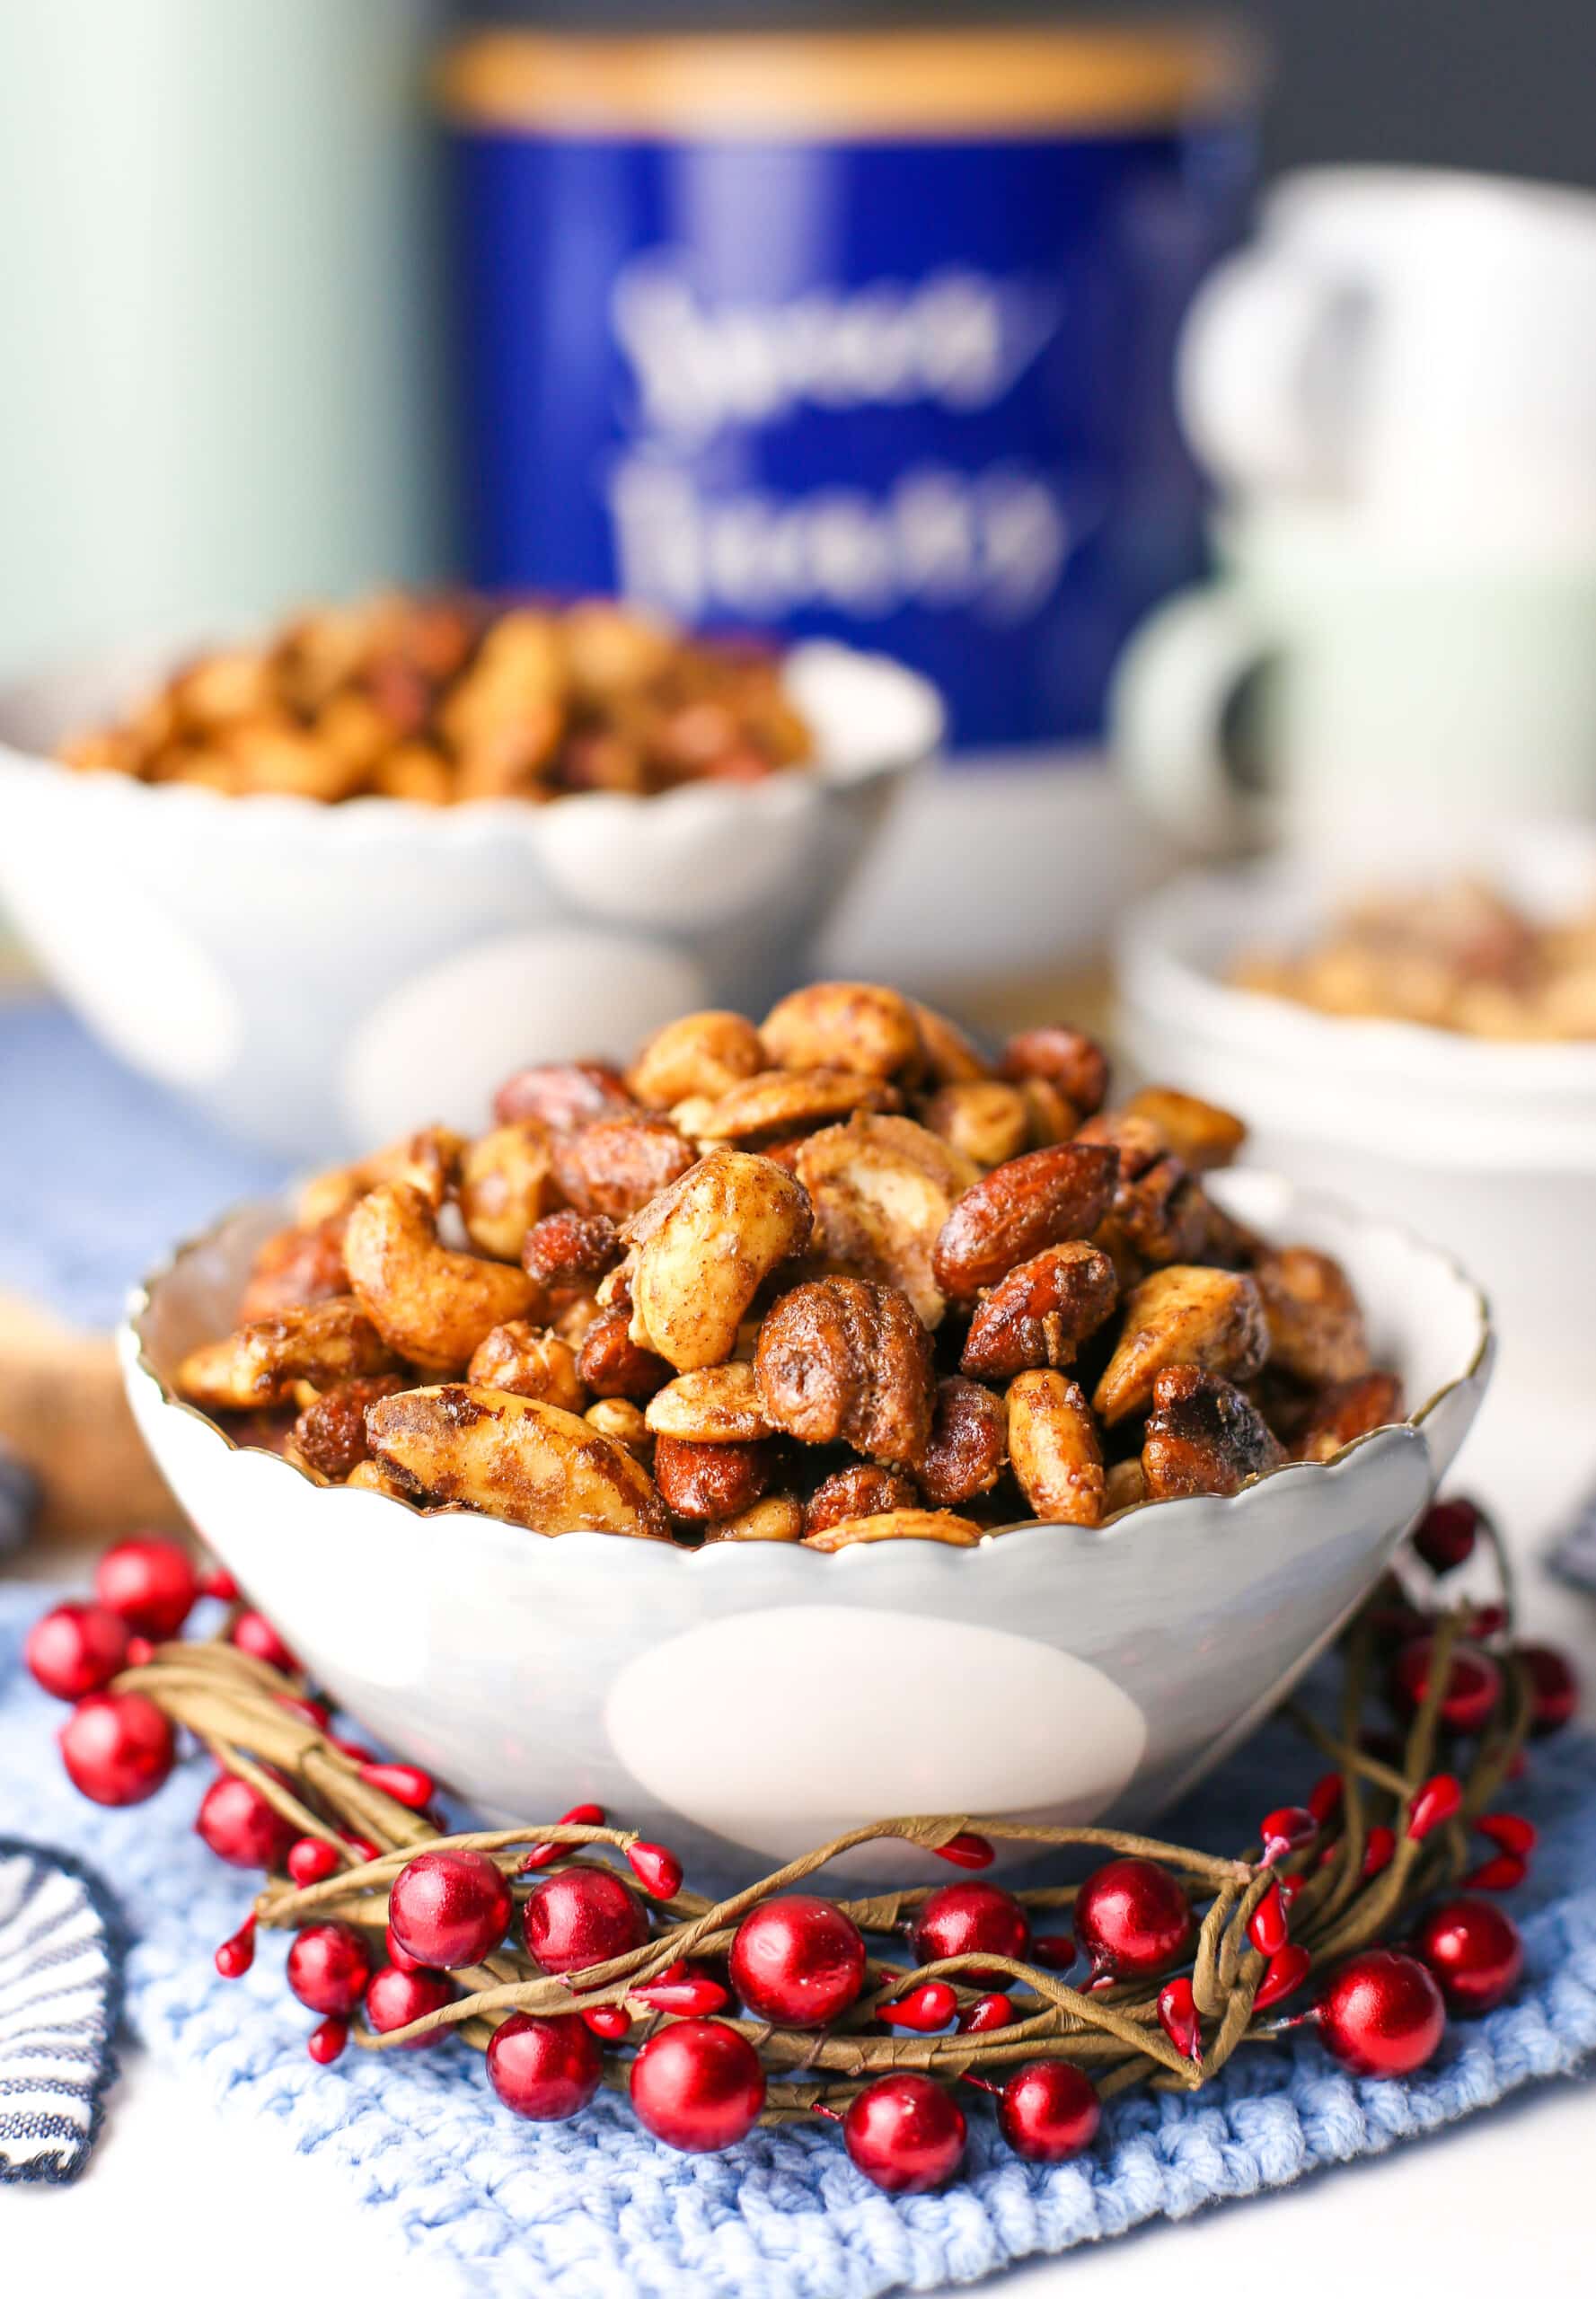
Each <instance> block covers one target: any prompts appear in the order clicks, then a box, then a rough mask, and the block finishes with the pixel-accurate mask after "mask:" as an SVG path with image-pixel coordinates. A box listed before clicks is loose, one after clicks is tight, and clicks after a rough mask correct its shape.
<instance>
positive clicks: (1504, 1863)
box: [1463, 1852, 1530, 1892]
mask: <svg viewBox="0 0 1596 2299" xmlns="http://www.w3.org/2000/svg"><path fill="white" fill-rule="evenodd" d="M1529 1873H1530V1863H1529V1862H1528V1861H1527V1860H1526V1859H1525V1858H1524V1857H1523V1855H1522V1854H1521V1853H1517V1852H1499V1853H1497V1854H1496V1855H1495V1858H1494V1859H1491V1860H1486V1861H1484V1862H1482V1863H1481V1864H1480V1866H1479V1867H1477V1868H1476V1869H1475V1870H1474V1871H1473V1872H1472V1873H1471V1874H1469V1875H1467V1876H1465V1877H1464V1879H1463V1889H1464V1890H1465V1891H1470V1892H1516V1891H1517V1890H1518V1889H1519V1886H1520V1885H1521V1883H1522V1882H1523V1881H1524V1879H1525V1878H1526V1877H1527V1876H1528V1875H1529Z"/></svg>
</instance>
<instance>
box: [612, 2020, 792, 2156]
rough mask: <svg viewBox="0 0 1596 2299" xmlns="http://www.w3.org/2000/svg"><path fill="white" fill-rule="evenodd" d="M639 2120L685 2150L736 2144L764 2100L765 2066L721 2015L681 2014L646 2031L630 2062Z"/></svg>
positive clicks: (700, 2152) (701, 2152)
mask: <svg viewBox="0 0 1596 2299" xmlns="http://www.w3.org/2000/svg"><path fill="white" fill-rule="evenodd" d="M631 2104H632V2106H633V2108H634V2109H635V2110H637V2117H638V2121H639V2123H640V2124H641V2125H642V2126H643V2127H644V2129H645V2130H646V2131H651V2132H652V2133H653V2135H654V2136H655V2138H656V2139H659V2140H663V2141H664V2143H665V2145H666V2146H667V2147H679V2148H681V2149H682V2151H683V2154H688V2155H705V2154H712V2153H713V2151H714V2150H715V2149H717V2148H719V2147H735V2146H736V2144H737V2142H738V2140H739V2139H745V2138H746V2137H747V2136H748V2134H749V2132H751V2131H752V2130H753V2128H754V2124H755V2123H756V2122H757V2121H758V2119H759V2113H760V2110H761V2109H762V2108H763V2106H764V2069H763V2067H762V2066H760V2063H759V2054H758V2053H757V2052H756V2051H755V2050H754V2046H753V2045H752V2044H751V2043H750V2042H749V2041H748V2039H747V2038H746V2037H745V2036H740V2035H738V2033H737V2031H736V2029H735V2028H728V2027H727V2025H726V2023H725V2022H724V2021H721V2020H683V2021H681V2022H678V2023H677V2025H676V2026H675V2027H674V2028H664V2029H662V2030H660V2032H659V2034H658V2035H657V2036H650V2037H649V2039H648V2042H647V2043H646V2044H645V2045H644V2046H643V2048H642V2050H641V2051H640V2052H639V2054H638V2056H637V2057H636V2059H634V2060H633V2062H632V2064H631Z"/></svg>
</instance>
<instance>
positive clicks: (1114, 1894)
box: [1075, 1859, 1192, 1974]
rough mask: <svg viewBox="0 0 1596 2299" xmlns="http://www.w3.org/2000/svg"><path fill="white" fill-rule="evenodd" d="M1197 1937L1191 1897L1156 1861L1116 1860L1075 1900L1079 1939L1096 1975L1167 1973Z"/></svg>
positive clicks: (1088, 1882)
mask: <svg viewBox="0 0 1596 2299" xmlns="http://www.w3.org/2000/svg"><path fill="white" fill-rule="evenodd" d="M1191 1933H1192V1912H1191V1909H1190V1907H1189V1906H1188V1905H1187V1903H1186V1894H1185V1893H1184V1892H1183V1891H1182V1890H1181V1889H1180V1886H1179V1885H1178V1884H1177V1881H1176V1880H1175V1878H1174V1877H1173V1876H1172V1875H1171V1874H1170V1873H1169V1871H1168V1869H1167V1868H1160V1866H1159V1864H1158V1863H1157V1862H1156V1861H1155V1860H1140V1859H1123V1860H1110V1861H1108V1862H1107V1863H1105V1865H1104V1866H1103V1867H1101V1868H1095V1869H1094V1870H1093V1871H1092V1872H1091V1874H1090V1875H1089V1877H1088V1878H1087V1880H1086V1881H1085V1883H1084V1884H1082V1886H1081V1887H1080V1891H1079V1892H1078V1893H1077V1894H1076V1896H1075V1936H1076V1938H1077V1939H1078V1940H1079V1941H1080V1944H1081V1946H1082V1947H1083V1948H1084V1949H1085V1950H1086V1952H1087V1955H1088V1956H1089V1958H1090V1960H1091V1967H1092V1970H1093V1971H1094V1973H1104V1972H1109V1973H1116V1974H1117V1973H1121V1972H1124V1973H1146V1972H1161V1971H1165V1970H1167V1969H1168V1967H1169V1965H1171V1964H1172V1963H1174V1962H1175V1961H1176V1960H1177V1958H1178V1957H1179V1956H1180V1955H1181V1954H1182V1952H1183V1951H1184V1950H1185V1949H1186V1944H1187V1942H1189V1940H1190V1938H1191Z"/></svg>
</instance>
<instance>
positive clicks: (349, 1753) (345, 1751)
mask: <svg viewBox="0 0 1596 2299" xmlns="http://www.w3.org/2000/svg"><path fill="white" fill-rule="evenodd" d="M327 1743H328V1746H329V1747H330V1748H336V1749H337V1750H338V1752H339V1756H340V1757H348V1759H349V1762H350V1763H351V1764H375V1763H376V1762H377V1753H376V1750H375V1748H367V1747H366V1743H365V1741H364V1740H342V1739H340V1738H339V1734H338V1733H336V1732H329V1733H328V1735H327Z"/></svg>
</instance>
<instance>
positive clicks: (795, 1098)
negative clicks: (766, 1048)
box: [671, 1070, 902, 1143]
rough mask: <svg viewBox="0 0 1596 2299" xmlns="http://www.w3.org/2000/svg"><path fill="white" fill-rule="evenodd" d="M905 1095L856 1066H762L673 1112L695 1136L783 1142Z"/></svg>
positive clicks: (710, 1139)
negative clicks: (720, 1090)
mask: <svg viewBox="0 0 1596 2299" xmlns="http://www.w3.org/2000/svg"><path fill="white" fill-rule="evenodd" d="M901 1098H902V1097H901V1096H900V1095H899V1094H898V1091H897V1088H895V1087H894V1086H888V1085H886V1084H885V1083H884V1082H883V1081H882V1080H881V1079H879V1078H867V1077H865V1076H864V1075H862V1074H861V1073H860V1072H859V1071H856V1070H761V1071H760V1072H759V1074H758V1075H757V1076H756V1077H754V1078H746V1079H744V1080H743V1082H742V1084H741V1085H738V1086H733V1087H730V1088H728V1089H727V1092H725V1093H724V1094H720V1095H718V1096H717V1097H714V1098H713V1099H712V1100H711V1099H705V1098H703V1097H697V1096H695V1097H692V1099H690V1100H688V1101H685V1102H678V1103H677V1104H676V1105H675V1109H674V1110H673V1111H672V1113H671V1115H672V1117H673V1118H674V1119H675V1123H676V1124H677V1125H679V1126H680V1128H681V1129H682V1132H683V1133H685V1134H686V1135H688V1136H689V1138H690V1139H691V1140H692V1141H699V1142H716V1141H736V1142H745V1143H747V1142H761V1141H781V1140H782V1139H784V1138H785V1137H787V1136H789V1135H791V1134H794V1133H801V1132H807V1131H808V1130H810V1129H811V1128H813V1127H815V1126H817V1125H830V1124H832V1123H834V1121H835V1120H836V1119H838V1118H841V1117H846V1116H847V1115H848V1113H849V1112H850V1110H865V1109H869V1110H885V1109H891V1108H894V1107H895V1106H896V1105H898V1103H899V1102H900V1101H901Z"/></svg>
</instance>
